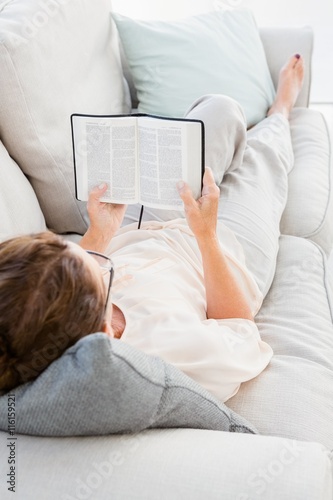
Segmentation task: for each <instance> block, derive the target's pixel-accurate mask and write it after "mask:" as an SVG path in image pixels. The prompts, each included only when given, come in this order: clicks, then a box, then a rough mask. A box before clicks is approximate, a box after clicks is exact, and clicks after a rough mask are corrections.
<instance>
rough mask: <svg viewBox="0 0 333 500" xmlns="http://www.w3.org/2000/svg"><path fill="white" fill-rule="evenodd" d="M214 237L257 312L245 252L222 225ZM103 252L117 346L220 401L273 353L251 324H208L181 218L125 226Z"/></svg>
mask: <svg viewBox="0 0 333 500" xmlns="http://www.w3.org/2000/svg"><path fill="white" fill-rule="evenodd" d="M218 236H219V241H220V243H221V247H222V250H223V252H224V254H225V255H226V257H227V258H228V261H229V263H230V266H231V267H232V269H233V271H234V273H235V276H236V279H237V281H238V282H239V284H240V286H241V289H242V290H243V291H244V292H245V294H246V297H247V299H248V302H249V304H250V306H251V311H252V314H253V315H255V314H256V313H257V311H258V309H259V307H260V305H261V303H262V295H261V293H260V291H259V289H258V286H257V284H256V282H255V281H254V279H253V277H252V275H251V274H250V272H249V271H248V270H247V268H246V265H245V260H244V254H243V249H242V247H241V245H240V244H239V242H238V241H237V239H236V238H235V236H234V234H233V232H232V231H231V230H229V229H228V228H227V227H226V226H225V225H224V224H222V223H221V222H219V223H218ZM108 254H109V255H110V257H111V258H112V260H113V262H114V264H115V279H114V286H113V287H112V302H113V303H114V304H116V305H117V306H118V307H119V308H120V309H121V311H122V312H123V314H124V316H125V320H126V326H125V330H124V332H123V334H122V337H121V340H122V341H123V342H127V343H128V344H131V345H132V346H135V347H136V348H138V349H141V350H142V351H144V352H146V353H147V354H151V355H155V356H160V357H161V358H163V359H164V360H165V361H167V362H169V363H172V364H173V365H175V366H177V367H178V368H179V369H180V370H182V371H183V372H184V373H186V374H187V375H188V376H189V377H191V378H193V379H194V380H196V381H197V382H198V383H199V384H201V385H202V386H204V387H205V388H206V389H207V390H208V391H210V392H211V393H212V394H214V395H215V396H216V397H217V398H218V399H219V400H220V401H226V400H227V399H229V398H231V397H232V396H233V395H234V394H236V392H237V391H238V389H239V387H240V384H241V383H242V382H244V381H246V380H250V379H252V378H253V377H256V376H257V375H258V374H259V373H260V372H262V370H264V368H265V367H266V366H267V364H268V363H269V361H270V359H271V357H272V354H273V351H272V349H271V347H270V346H269V345H268V344H266V343H265V342H263V341H262V340H261V338H260V335H259V332H258V328H257V326H256V324H255V323H254V322H253V321H250V320H246V319H241V318H233V319H219V320H216V319H207V317H206V298H205V287H204V280H203V268H202V260H201V255H200V251H199V248H198V246H197V243H196V240H195V238H194V236H193V233H192V232H191V230H190V229H189V227H188V225H187V223H186V220H185V219H176V220H173V221H169V222H156V221H153V222H146V223H143V225H142V228H141V229H139V230H138V229H136V224H130V225H128V226H125V227H123V228H122V229H121V230H120V231H119V232H118V233H117V235H116V236H115V237H114V238H113V240H112V242H111V244H110V247H109V249H108ZM221 286H223V283H221Z"/></svg>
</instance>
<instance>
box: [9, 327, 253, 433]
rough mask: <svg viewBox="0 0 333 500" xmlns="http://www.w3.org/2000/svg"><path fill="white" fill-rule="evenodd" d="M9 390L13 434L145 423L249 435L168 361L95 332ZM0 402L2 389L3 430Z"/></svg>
mask: <svg viewBox="0 0 333 500" xmlns="http://www.w3.org/2000/svg"><path fill="white" fill-rule="evenodd" d="M36 362H37V361H36ZM14 392H15V399H16V412H17V422H16V432H18V433H23V434H33V435H40V436H86V435H105V434H116V433H121V432H139V431H141V430H143V429H147V428H152V427H159V428H163V427H190V428H191V427H192V428H199V429H200V428H202V429H212V430H220V431H230V432H248V433H256V430H255V429H254V427H253V426H251V424H249V423H248V422H246V421H245V420H244V419H242V418H241V417H240V416H238V415H236V414H235V413H234V412H233V411H230V410H229V409H228V408H227V407H226V406H225V405H224V404H222V403H219V402H218V401H217V400H216V399H215V398H214V397H213V396H211V395H210V394H209V393H208V392H207V391H206V390H204V389H202V388H201V387H200V386H199V385H198V384H196V383H195V382H194V381H193V380H192V379H190V378H189V377H187V376H186V375H184V374H183V373H182V372H181V371H180V370H178V369H176V368H175V367H174V366H172V365H169V364H168V363H165V362H164V361H162V360H161V359H160V358H157V357H156V358H155V357H152V356H147V355H146V354H144V353H143V352H141V351H139V350H136V349H134V348H133V347H131V346H129V345H127V344H125V343H124V342H121V341H118V340H115V339H112V340H111V339H110V338H109V337H108V336H107V335H105V334H103V333H97V334H93V335H89V336H87V337H85V338H83V339H81V340H80V341H79V342H77V343H76V344H75V345H74V346H73V347H71V348H70V349H68V350H67V351H66V353H65V354H63V355H62V356H61V357H60V358H59V359H58V360H56V361H54V362H53V363H52V364H51V365H50V366H49V367H48V368H47V369H46V370H45V371H44V372H43V373H42V374H41V375H39V377H38V378H37V379H36V380H35V381H33V382H28V383H27V384H24V385H22V386H21V387H19V388H16V389H15V391H14ZM6 408H7V396H6V394H5V395H3V396H2V397H0V429H1V430H3V431H5V430H6V429H7V427H8V419H7V411H6Z"/></svg>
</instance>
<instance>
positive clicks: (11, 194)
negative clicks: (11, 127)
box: [0, 141, 46, 241]
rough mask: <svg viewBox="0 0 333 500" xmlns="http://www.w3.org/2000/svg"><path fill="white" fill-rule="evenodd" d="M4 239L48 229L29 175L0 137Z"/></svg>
mask: <svg viewBox="0 0 333 500" xmlns="http://www.w3.org/2000/svg"><path fill="white" fill-rule="evenodd" d="M0 214H1V217H0V241H2V240H5V239H8V238H11V237H13V236H18V235H20V234H28V233H37V232H40V231H45V229H46V226H45V220H44V216H43V213H42V211H41V209H40V206H39V203H38V200H37V198H36V195H35V193H34V190H33V189H32V187H31V184H30V183H29V181H28V179H27V178H26V177H25V175H24V174H23V172H22V171H21V170H20V168H19V167H18V165H17V164H16V163H15V161H14V160H12V158H11V157H10V156H9V154H8V153H7V151H6V149H5V147H4V145H3V144H2V142H1V141H0Z"/></svg>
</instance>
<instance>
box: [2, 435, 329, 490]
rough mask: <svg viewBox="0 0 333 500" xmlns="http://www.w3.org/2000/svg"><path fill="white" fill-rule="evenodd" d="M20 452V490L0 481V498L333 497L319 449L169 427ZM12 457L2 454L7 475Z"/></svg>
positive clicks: (325, 456)
mask: <svg viewBox="0 0 333 500" xmlns="http://www.w3.org/2000/svg"><path fill="white" fill-rule="evenodd" d="M4 436H5V434H3V433H0V446H1V449H2V450H4V449H5V448H6V443H7V441H5V438H4ZM18 446H19V448H18V453H19V457H20V462H19V469H18V471H19V483H18V484H19V490H18V491H17V492H16V494H12V493H10V492H7V491H5V481H0V496H1V500H7V499H8V500H10V499H11V498H15V499H16V498H17V499H18V500H44V499H45V498H47V500H79V499H89V500H90V499H93V500H104V499H105V500H110V499H111V498H116V499H117V500H118V499H119V500H157V499H158V500H160V499H163V500H171V499H172V500H184V499H191V500H203V499H209V500H221V499H222V498H223V500H252V499H255V500H257V499H258V500H259V499H265V500H284V499H285V500H331V499H332V474H331V466H330V460H329V453H328V451H327V450H325V449H324V447H323V446H321V445H320V444H318V443H304V442H303V443H302V442H297V441H294V440H289V439H279V438H272V437H268V436H250V435H248V434H230V433H228V432H214V431H207V430H198V429H162V430H149V431H145V432H142V433H139V434H135V435H125V436H112V437H105V436H100V437H85V438H81V439H78V438H62V439H58V438H43V439H36V438H35V437H31V436H18ZM5 458H6V454H5V453H1V454H0V467H1V470H6V463H5ZM44 471H48V473H47V474H45V473H43V472H44Z"/></svg>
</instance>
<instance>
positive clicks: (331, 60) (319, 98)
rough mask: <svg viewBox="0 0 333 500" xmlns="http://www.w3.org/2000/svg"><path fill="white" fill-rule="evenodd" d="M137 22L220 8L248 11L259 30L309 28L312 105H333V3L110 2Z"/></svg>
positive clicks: (248, 0) (264, 0)
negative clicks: (312, 44)
mask: <svg viewBox="0 0 333 500" xmlns="http://www.w3.org/2000/svg"><path fill="white" fill-rule="evenodd" d="M112 4H113V8H114V10H115V11H117V12H119V13H120V14H124V15H127V16H130V17H134V18H137V19H168V20H170V19H179V18H181V17H186V16H188V15H193V14H199V13H201V12H205V11H209V10H214V9H220V8H249V9H251V10H252V12H253V13H254V16H255V18H256V21H257V24H258V25H259V26H304V25H310V26H312V28H313V30H314V33H315V47H314V57H313V76H312V93H311V101H313V102H333V0H275V1H271V0H112Z"/></svg>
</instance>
